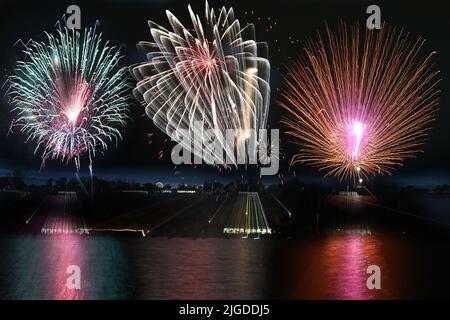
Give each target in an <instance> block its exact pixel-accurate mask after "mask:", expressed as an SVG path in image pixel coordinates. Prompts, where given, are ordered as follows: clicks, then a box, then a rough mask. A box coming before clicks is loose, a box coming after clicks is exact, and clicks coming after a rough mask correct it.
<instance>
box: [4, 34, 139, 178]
mask: <svg viewBox="0 0 450 320" xmlns="http://www.w3.org/2000/svg"><path fill="white" fill-rule="evenodd" d="M96 27H97V26H95V27H94V28H90V29H85V30H84V33H82V34H81V33H80V32H78V31H76V30H68V29H67V28H61V27H58V29H57V35H56V36H54V35H52V34H49V33H45V35H46V42H37V41H34V40H30V42H29V43H28V44H24V50H23V53H24V54H25V58H24V60H21V61H18V62H17V65H16V68H15V73H14V74H13V75H11V76H10V77H9V79H8V84H9V89H8V92H7V96H8V97H9V100H10V103H11V104H12V105H13V107H14V108H13V110H12V112H13V113H14V114H15V115H16V119H14V121H13V123H12V124H11V127H18V128H19V129H20V131H22V132H23V133H24V134H25V135H26V136H27V139H26V141H27V142H28V141H35V142H36V148H35V153H37V152H38V150H41V149H42V166H44V165H45V162H46V160H47V159H49V158H50V159H56V158H60V159H61V160H62V161H66V163H67V162H69V161H70V160H72V159H74V161H75V164H76V167H77V170H78V169H79V167H80V156H81V155H83V154H88V155H89V159H90V165H89V168H90V170H92V157H94V156H95V155H96V152H98V151H103V150H105V149H107V145H108V142H110V141H113V140H115V142H116V143H117V141H118V139H120V138H121V133H120V131H119V128H120V127H123V126H124V125H125V120H126V118H127V110H128V102H129V95H128V93H127V92H128V90H129V89H130V85H129V84H128V83H127V78H128V76H127V69H126V68H120V69H119V68H118V63H119V60H120V59H121V53H120V49H117V48H115V47H109V46H108V43H107V42H106V43H104V42H102V39H101V34H98V33H96Z"/></svg>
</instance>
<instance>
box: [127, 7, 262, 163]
mask: <svg viewBox="0 0 450 320" xmlns="http://www.w3.org/2000/svg"><path fill="white" fill-rule="evenodd" d="M188 10H189V13H190V17H191V20H192V24H193V29H192V28H187V27H185V26H183V25H182V24H181V22H180V21H179V20H178V19H177V18H176V17H175V16H174V15H173V14H172V13H171V12H169V11H166V13H167V17H168V20H169V22H170V25H171V27H172V29H173V30H172V31H169V30H167V29H165V28H164V27H162V26H159V25H157V24H156V23H154V22H149V26H150V31H151V34H152V37H153V39H154V42H140V43H139V44H138V47H139V48H140V49H141V50H142V51H143V52H145V53H146V57H147V60H148V62H145V63H142V64H138V65H135V66H132V68H131V72H132V74H133V76H134V77H135V78H136V79H137V80H138V81H139V82H138V84H137V87H136V89H135V90H134V95H135V97H136V98H137V99H139V100H141V101H144V102H145V105H146V113H147V115H148V116H149V117H150V118H151V119H152V120H153V122H154V123H155V125H156V126H157V127H158V128H160V129H161V130H162V131H164V132H165V133H166V134H167V135H169V136H171V137H173V136H174V135H173V134H174V133H175V134H176V137H175V140H176V141H177V142H178V143H181V145H182V146H183V147H184V148H185V149H187V150H189V151H191V152H193V153H194V154H195V155H196V156H198V157H200V158H203V160H205V162H207V163H216V164H217V163H221V162H222V161H223V160H222V158H221V157H218V156H217V153H214V152H212V149H211V144H210V141H211V140H212V138H214V139H218V140H219V143H220V145H221V147H222V148H223V150H225V154H226V155H228V156H230V159H234V157H233V156H232V155H234V150H233V145H235V144H236V145H239V144H242V143H246V142H247V141H248V140H249V138H250V137H249V136H250V135H249V130H250V129H262V128H265V126H266V123H267V115H268V109H269V99H270V87H269V76H270V64H269V61H268V60H267V59H266V58H265V57H266V56H267V52H268V49H267V44H266V43H257V42H255V40H254V39H255V34H254V33H255V31H254V26H253V25H251V24H250V25H247V26H245V27H243V28H241V25H240V22H239V20H237V19H235V16H234V11H233V9H232V8H230V9H228V10H227V9H226V8H224V7H223V8H222V9H221V10H220V11H219V13H218V15H216V13H215V11H214V10H213V9H210V8H209V5H208V3H207V2H206V9H205V21H204V23H202V21H201V20H200V17H199V16H198V15H195V14H194V12H193V11H192V9H191V7H190V6H189V7H188ZM178 129H185V130H180V131H178ZM208 129H214V130H215V133H216V135H215V137H208V136H207V134H206V133H205V131H206V130H208ZM227 129H235V130H237V132H240V133H235V135H234V136H233V137H232V139H234V141H232V142H233V144H230V143H227V142H226V141H224V140H225V139H224V137H226V130H227ZM186 131H187V132H188V134H187V135H188V136H185V135H186V134H185V132H186ZM192 136H199V137H201V138H200V139H198V140H197V139H196V140H195V141H194V142H193V148H192V146H191V139H190V138H191V137H192ZM186 141H189V142H186ZM254 145H255V147H256V143H255V144H254ZM204 149H207V150H208V152H205V153H203V150H204ZM255 149H256V148H255ZM255 149H254V150H249V154H250V152H256V150H255Z"/></svg>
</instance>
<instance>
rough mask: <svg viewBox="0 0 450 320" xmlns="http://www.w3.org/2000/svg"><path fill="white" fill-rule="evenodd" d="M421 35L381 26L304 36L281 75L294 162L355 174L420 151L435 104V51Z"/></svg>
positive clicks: (385, 167) (379, 170)
mask: <svg viewBox="0 0 450 320" xmlns="http://www.w3.org/2000/svg"><path fill="white" fill-rule="evenodd" d="M424 42H425V40H424V39H422V38H419V39H412V37H411V36H410V35H409V34H408V33H407V32H405V31H404V30H397V29H396V28H391V27H388V26H386V25H382V27H381V30H368V29H366V31H362V32H361V31H360V27H359V25H358V24H355V25H353V26H347V25H346V24H345V23H343V22H342V23H339V25H338V32H336V33H335V32H332V31H331V30H330V28H329V27H328V26H327V27H326V28H325V34H324V35H321V34H320V33H318V34H317V38H316V39H315V40H308V41H307V42H306V45H305V48H304V54H303V55H301V56H299V57H298V59H297V60H295V61H291V62H290V63H289V66H288V68H287V74H286V75H285V77H284V79H285V83H286V87H285V88H284V90H283V91H282V96H283V98H284V99H283V100H284V101H283V102H281V103H280V105H281V107H283V108H284V109H286V110H287V111H288V112H289V115H288V116H287V117H285V118H284V119H283V120H282V123H284V124H286V125H287V126H288V127H289V130H288V132H287V133H288V134H289V135H291V136H292V137H294V138H295V139H296V140H295V142H296V143H298V144H299V145H300V148H299V149H298V153H297V154H296V155H295V156H294V157H293V159H292V164H295V163H304V164H308V165H312V166H315V167H318V168H319V169H320V170H322V171H324V172H326V175H334V176H337V177H339V178H340V179H342V178H351V179H356V178H360V177H361V176H364V177H367V176H368V175H376V174H389V172H390V171H391V170H392V169H394V168H395V167H396V166H401V165H402V162H403V160H405V159H406V158H411V157H414V156H415V155H416V154H417V153H418V152H420V146H421V145H422V144H423V143H424V141H425V139H426V136H427V132H428V130H429V129H430V123H431V122H432V121H433V120H434V114H435V112H436V110H437V107H438V100H439V97H438V96H439V93H440V91H439V89H438V88H437V84H438V82H439V81H440V79H439V76H438V74H439V71H437V70H435V69H434V67H433V64H432V61H431V60H432V57H433V55H434V54H435V52H431V53H429V52H428V53H427V52H424V51H426V50H424V48H423V47H424Z"/></svg>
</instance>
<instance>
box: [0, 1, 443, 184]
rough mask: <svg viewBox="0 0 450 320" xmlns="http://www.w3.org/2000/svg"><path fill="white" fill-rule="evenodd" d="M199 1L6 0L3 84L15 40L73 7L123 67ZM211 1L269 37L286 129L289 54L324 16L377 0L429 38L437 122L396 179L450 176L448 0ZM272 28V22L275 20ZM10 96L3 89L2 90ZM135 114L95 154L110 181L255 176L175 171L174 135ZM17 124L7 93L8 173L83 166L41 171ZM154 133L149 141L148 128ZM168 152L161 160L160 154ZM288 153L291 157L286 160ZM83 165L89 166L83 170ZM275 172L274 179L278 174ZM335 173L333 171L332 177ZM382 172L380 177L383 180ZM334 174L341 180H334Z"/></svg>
mask: <svg viewBox="0 0 450 320" xmlns="http://www.w3.org/2000/svg"><path fill="white" fill-rule="evenodd" d="M189 3H190V4H191V5H192V7H193V9H194V11H195V12H197V13H198V14H199V15H200V16H203V13H204V2H203V0H195V1H193V0H191V1H187V0H176V1H175V0H173V1H171V0H134V1H133V0H131V1H119V0H111V1H95V0H90V1H58V2H56V1H55V2H50V1H46V0H41V1H39V2H33V3H27V4H24V3H22V2H18V1H6V0H2V1H1V4H0V15H1V18H0V29H1V30H2V31H1V33H0V70H1V74H0V82H1V83H4V81H5V79H6V77H7V76H8V74H10V73H11V71H12V69H13V67H14V63H15V61H16V59H17V54H18V53H19V49H20V47H14V44H15V43H16V41H17V40H18V39H22V40H24V41H26V40H28V39H29V38H33V39H34V40H40V39H44V34H43V32H44V31H49V32H53V31H54V30H55V27H54V26H55V23H56V22H57V21H58V20H60V19H61V17H62V15H63V14H64V13H65V11H66V8H67V6H69V5H70V4H77V5H79V6H80V8H81V15H82V22H81V23H82V27H90V26H93V25H94V24H95V21H96V20H99V23H100V27H99V30H101V32H102V33H103V38H104V39H107V40H110V41H111V43H112V44H114V45H117V46H120V45H121V44H123V45H124V48H125V49H124V51H123V53H124V55H125V57H124V59H123V60H122V66H126V65H130V64H133V63H136V62H140V61H143V57H142V56H141V54H140V53H139V52H138V50H137V49H136V43H137V42H139V41H140V40H146V41H151V40H152V39H151V35H150V31H149V28H148V25H147V20H153V21H155V22H157V23H159V24H161V25H162V26H166V27H169V24H168V21H167V17H166V16H165V10H166V9H168V10H170V11H171V12H172V13H174V14H175V15H176V16H177V17H178V18H179V20H180V21H181V22H182V23H185V24H186V25H188V21H189V16H188V11H187V5H188V4H189ZM209 3H210V6H212V7H214V8H218V7H220V6H222V5H225V6H227V7H228V6H230V5H231V6H233V7H234V9H235V14H236V16H237V18H239V20H240V21H241V23H242V24H244V23H246V22H251V23H254V24H255V26H256V37H257V40H258V41H266V42H267V43H268V44H269V59H270V62H271V70H272V73H271V90H272V101H271V105H270V111H269V125H270V127H271V128H279V129H281V132H282V131H284V129H285V128H284V127H283V126H282V125H281V124H280V123H279V121H280V117H281V116H282V115H283V114H284V112H283V111H282V110H281V109H280V108H279V107H278V106H277V104H276V102H277V100H279V99H280V98H279V95H278V92H277V88H279V87H280V85H281V83H280V70H283V66H284V65H285V64H286V62H287V61H288V59H289V57H293V56H295V55H296V54H298V53H300V52H301V50H302V41H304V40H305V39H306V38H307V37H310V36H314V33H315V32H316V30H317V29H320V30H322V29H323V26H324V22H325V21H326V22H327V23H329V24H330V25H333V24H335V23H336V22H338V21H339V20H344V21H346V22H348V23H352V22H354V21H359V22H360V23H362V24H365V21H366V18H367V16H368V15H367V14H366V13H365V11H366V8H367V6H368V5H370V4H377V5H379V6H380V7H381V14H382V20H383V21H386V22H387V23H388V24H390V25H396V26H399V27H404V28H406V29H407V30H408V31H409V32H410V33H411V34H412V35H414V36H415V37H418V36H422V37H424V38H426V39H427V44H426V49H427V50H429V51H437V52H438V55H437V57H436V59H435V62H436V66H437V68H438V69H440V70H441V73H442V82H441V84H440V88H441V90H442V94H441V103H440V110H439V112H438V114H437V119H436V121H435V123H434V124H433V127H434V129H433V130H432V131H431V133H430V137H429V140H428V141H427V143H426V145H425V146H424V147H423V149H424V151H425V152H424V154H419V156H418V157H417V158H416V159H410V160H407V161H406V162H404V167H402V168H399V169H398V170H396V171H394V172H393V175H392V176H391V177H388V178H384V179H390V180H392V181H395V182H397V183H401V184H414V185H432V184H437V183H450V166H449V163H450V151H449V148H448V146H449V143H448V142H449V139H450V126H449V125H448V123H449V119H450V110H449V108H448V101H449V93H448V92H449V91H450V82H449V80H448V77H449V74H450V63H449V61H448V60H449V59H448V57H450V41H449V40H448V32H449V31H450V19H448V10H447V8H446V6H445V4H446V1H435V0H430V1H426V2H423V1H422V2H420V3H419V2H410V1H395V4H394V3H393V1H392V0H391V1H376V2H374V1H323V0H315V1H313V0H309V1H301V0H290V1H286V0H279V1H257V0H245V1H243V0H240V1H226V0H211V1H209ZM270 26H272V27H270ZM1 95H2V96H3V95H4V88H3V91H2V94H1ZM130 109H131V118H132V119H131V120H130V121H129V123H128V125H127V127H125V128H124V130H123V140H122V141H121V142H120V143H119V145H118V146H117V148H116V147H115V146H111V147H110V148H109V149H108V150H107V151H106V152H105V153H104V154H103V155H99V156H98V157H96V158H95V159H94V173H95V174H98V175H100V176H102V177H106V178H114V179H118V178H123V179H130V180H136V181H139V182H144V181H149V182H155V181H159V180H161V181H164V182H169V183H178V182H187V183H201V182H203V181H204V180H205V179H210V180H220V181H229V180H232V179H236V178H240V177H242V175H244V177H252V176H254V177H256V176H257V174H256V170H249V171H245V170H237V171H236V170H234V171H233V172H232V173H230V172H229V171H228V172H223V171H222V172H219V171H218V170H217V169H215V168H211V167H207V166H206V165H203V166H199V167H197V168H195V169H194V168H192V167H179V168H177V169H176V170H174V168H173V167H174V166H173V164H172V163H171V160H170V150H171V148H172V146H173V142H170V140H169V139H167V137H166V136H165V135H164V134H163V133H161V132H160V131H159V130H158V129H157V128H156V127H155V126H154V125H153V123H152V121H151V120H150V119H149V118H147V117H146V116H145V114H144V109H143V108H142V107H141V106H139V105H138V104H137V103H135V104H134V105H130ZM10 122H11V114H10V107H9V106H8V105H7V103H6V101H5V99H2V101H1V105H0V175H3V174H8V173H9V172H10V171H11V170H12V169H14V168H20V169H23V170H24V171H25V172H26V174H27V177H28V179H30V180H33V181H35V182H38V181H39V180H43V179H46V178H47V177H50V176H53V177H58V176H60V175H67V176H71V175H72V176H73V174H74V171H75V167H74V165H73V163H69V164H68V165H66V164H64V163H61V162H60V161H58V160H50V161H48V163H47V165H46V167H45V168H43V169H42V170H39V169H40V164H41V158H40V156H39V154H36V155H34V154H33V151H34V147H35V145H34V144H33V143H28V144H25V143H24V136H23V135H21V134H20V133H18V132H15V133H14V134H9V135H7V133H8V129H9V126H10ZM150 132H152V133H154V135H153V137H152V139H151V140H152V142H151V143H149V138H148V137H147V134H148V133H150ZM288 139H289V138H287V139H286V138H285V137H283V136H282V141H281V144H282V153H283V157H282V159H281V163H280V167H281V170H280V173H282V174H284V177H287V176H292V172H289V173H288V165H289V162H290V159H291V157H292V155H293V154H294V150H295V147H294V146H292V145H291V144H289V143H287V140H288ZM160 150H163V151H164V156H163V157H162V158H161V159H158V152H159V151H160ZM283 158H284V159H283ZM83 165H84V167H83ZM82 171H83V172H84V173H86V172H87V162H86V161H85V162H83V163H82ZM295 172H296V175H297V176H301V177H305V178H307V179H316V180H321V181H323V178H322V176H321V175H320V174H319V173H317V172H316V170H315V169H314V168H309V167H304V166H303V167H299V166H297V167H295ZM274 179H275V178H267V181H274ZM327 179H329V178H327ZM377 179H380V178H377ZM329 180H330V181H332V180H333V179H329Z"/></svg>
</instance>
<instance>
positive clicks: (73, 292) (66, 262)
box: [43, 234, 87, 300]
mask: <svg viewBox="0 0 450 320" xmlns="http://www.w3.org/2000/svg"><path fill="white" fill-rule="evenodd" d="M49 238H50V240H51V241H48V242H47V244H48V246H47V247H46V250H45V252H44V253H43V254H45V255H46V261H47V268H48V272H49V273H48V274H49V277H48V282H47V286H46V289H45V296H46V299H56V300H76V299H83V298H84V294H83V293H84V288H83V284H84V283H85V281H83V279H85V278H86V276H87V275H86V274H85V273H84V271H85V268H84V266H85V263H84V262H85V261H84V256H85V254H84V253H85V246H84V241H83V238H82V236H80V235H78V234H61V235H52V236H49ZM71 265H76V266H78V267H79V268H80V270H81V275H80V276H81V277H80V281H81V289H80V290H78V289H72V288H69V287H68V286H67V279H68V278H69V277H70V276H71V273H67V268H68V267H69V266H71Z"/></svg>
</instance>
